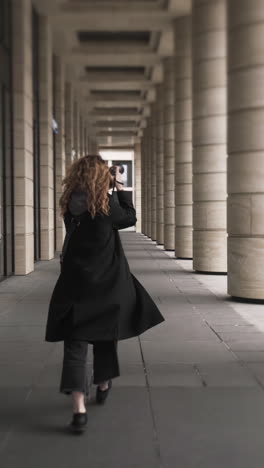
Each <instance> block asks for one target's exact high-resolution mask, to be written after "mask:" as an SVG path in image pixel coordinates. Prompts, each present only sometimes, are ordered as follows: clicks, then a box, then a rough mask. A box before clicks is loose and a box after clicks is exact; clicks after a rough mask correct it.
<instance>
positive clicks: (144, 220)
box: [141, 129, 147, 235]
mask: <svg viewBox="0 0 264 468" xmlns="http://www.w3.org/2000/svg"><path fill="white" fill-rule="evenodd" d="M141 170H142V174H141V194H142V203H141V207H142V232H143V234H145V235H146V232H147V187H146V174H147V171H146V129H144V133H143V138H142V142H141Z"/></svg>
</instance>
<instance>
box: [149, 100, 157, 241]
mask: <svg viewBox="0 0 264 468" xmlns="http://www.w3.org/2000/svg"><path fill="white" fill-rule="evenodd" d="M150 158H151V159H150V173H151V236H150V237H151V239H152V240H153V241H155V240H156V239H157V180H156V174H157V166H156V164H157V110H156V104H155V103H154V104H152V106H151V154H150Z"/></svg>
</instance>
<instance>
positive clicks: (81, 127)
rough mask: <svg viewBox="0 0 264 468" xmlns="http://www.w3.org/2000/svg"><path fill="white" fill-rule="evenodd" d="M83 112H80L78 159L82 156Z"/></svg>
mask: <svg viewBox="0 0 264 468" xmlns="http://www.w3.org/2000/svg"><path fill="white" fill-rule="evenodd" d="M83 132H84V129H83V112H82V111H81V112H80V157H82V156H84V133H83Z"/></svg>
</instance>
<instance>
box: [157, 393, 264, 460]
mask: <svg viewBox="0 0 264 468" xmlns="http://www.w3.org/2000/svg"><path fill="white" fill-rule="evenodd" d="M151 399H152V405H153V410H154V414H155V422H156V427H157V432H158V438H159V443H160V450H161V463H162V467H163V468H175V467H178V466H179V467H182V468H223V467H228V468H229V467H230V468H231V467H232V468H249V467H254V468H262V467H263V465H264V451H263V421H264V405H263V392H262V391H261V390H258V389H239V388H235V389H223V388H221V389H217V388H215V389H209V388H204V389H199V388H195V389H190V388H184V389H179V388H172V387H171V388H167V389H164V388H162V389H160V388H152V389H151Z"/></svg>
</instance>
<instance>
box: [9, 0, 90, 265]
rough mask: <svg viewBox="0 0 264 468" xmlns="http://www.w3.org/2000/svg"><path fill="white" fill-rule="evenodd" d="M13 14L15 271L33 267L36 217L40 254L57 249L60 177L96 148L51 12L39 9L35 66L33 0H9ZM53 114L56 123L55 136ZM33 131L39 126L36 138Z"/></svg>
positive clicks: (60, 234) (46, 256)
mask: <svg viewBox="0 0 264 468" xmlns="http://www.w3.org/2000/svg"><path fill="white" fill-rule="evenodd" d="M12 15H13V31H14V34H13V56H12V59H13V67H12V72H13V103H14V104H13V122H14V127H13V135H14V137H13V140H14V148H13V152H14V171H15V173H14V187H15V196H14V211H15V214H14V225H15V235H14V249H15V255H14V258H15V266H14V270H15V274H27V273H29V272H31V271H33V270H34V260H35V259H34V237H35V238H36V229H34V222H36V223H37V222H38V220H39V227H38V231H39V238H40V258H38V259H40V260H49V259H51V258H53V257H54V251H55V250H61V247H62V243H63V239H64V236H65V228H64V223H63V220H62V217H61V216H60V210H59V198H60V195H61V190H62V187H61V181H62V178H63V177H64V175H65V172H66V169H67V167H68V166H69V165H70V164H71V163H72V161H73V159H74V158H77V157H80V156H82V155H84V154H85V153H87V152H88V151H89V152H90V153H96V152H97V150H98V148H97V142H96V137H95V135H94V133H93V132H92V131H91V128H90V126H89V121H88V116H87V111H86V110H85V109H84V108H83V107H82V96H81V95H80V90H78V89H77V86H76V85H75V83H74V81H73V80H72V79H71V76H70V75H69V73H68V70H67V69H66V64H65V63H64V61H63V58H62V57H61V56H60V55H59V54H57V52H56V44H54V42H53V38H52V31H51V25H50V23H49V18H48V17H45V16H43V15H38V38H37V45H36V44H35V47H37V48H38V49H37V57H38V61H37V62H38V65H37V67H38V70H37V71H36V70H34V66H35V63H34V60H33V58H34V57H33V50H34V48H33V36H32V24H33V23H32V20H33V17H32V0H13V2H12ZM35 20H36V19H35ZM34 74H35V75H37V78H38V79H37V85H38V102H37V107H38V111H37V114H38V115H33V114H34V112H35V109H36V102H35V99H36V96H35V94H34V92H33V91H34V89H33V86H34V79H35V75H34ZM53 119H55V120H56V122H57V124H58V133H57V134H56V135H55V136H54V133H53V125H52V123H53ZM36 121H37V123H36ZM36 129H37V130H36ZM36 132H39V133H38V136H37V139H36ZM34 138H35V140H36V141H34ZM38 165H39V166H38ZM36 168H37V169H38V170H36ZM37 179H38V180H37ZM36 186H38V187H39V190H38V192H39V201H38V204H37V210H38V213H37V215H36V208H35V212H34V206H35V207H36V201H35V200H34V197H36ZM34 214H35V218H37V219H35V220H34Z"/></svg>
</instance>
